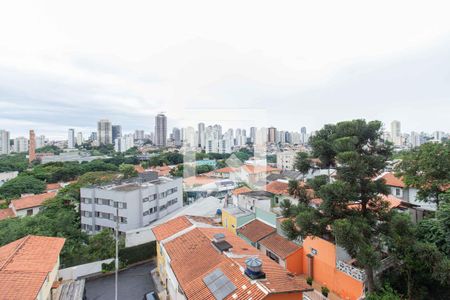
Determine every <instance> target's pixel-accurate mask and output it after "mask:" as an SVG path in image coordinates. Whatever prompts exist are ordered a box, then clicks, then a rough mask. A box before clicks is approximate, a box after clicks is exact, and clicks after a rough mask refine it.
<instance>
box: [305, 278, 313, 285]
mask: <svg viewBox="0 0 450 300" xmlns="http://www.w3.org/2000/svg"><path fill="white" fill-rule="evenodd" d="M312 282H313V279H312V277H311V276H308V277H307V278H306V283H307V284H309V285H312Z"/></svg>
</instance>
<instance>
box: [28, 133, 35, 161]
mask: <svg viewBox="0 0 450 300" xmlns="http://www.w3.org/2000/svg"><path fill="white" fill-rule="evenodd" d="M29 141H30V145H29V147H28V161H29V162H32V161H34V160H36V135H35V134H34V130H30V139H29Z"/></svg>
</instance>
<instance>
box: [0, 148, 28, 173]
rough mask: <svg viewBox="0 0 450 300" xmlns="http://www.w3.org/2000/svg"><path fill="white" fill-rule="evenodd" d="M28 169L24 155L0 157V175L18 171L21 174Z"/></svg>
mask: <svg viewBox="0 0 450 300" xmlns="http://www.w3.org/2000/svg"><path fill="white" fill-rule="evenodd" d="M27 168H28V159H27V158H26V156H25V154H23V153H20V154H12V155H0V173H1V172H10V171H19V172H22V171H24V170H26V169H27Z"/></svg>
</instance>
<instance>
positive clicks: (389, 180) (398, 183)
mask: <svg viewBox="0 0 450 300" xmlns="http://www.w3.org/2000/svg"><path fill="white" fill-rule="evenodd" d="M381 178H383V179H384V180H385V181H386V185H390V186H395V187H399V188H404V187H405V183H404V182H403V180H402V179H401V178H398V177H395V175H394V174H393V173H390V172H386V173H384V174H383V175H382V176H381Z"/></svg>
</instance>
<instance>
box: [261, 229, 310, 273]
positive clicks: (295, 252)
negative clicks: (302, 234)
mask: <svg viewBox="0 0 450 300" xmlns="http://www.w3.org/2000/svg"><path fill="white" fill-rule="evenodd" d="M259 246H260V250H261V252H263V253H265V254H266V255H267V256H268V257H270V258H271V259H272V260H274V261H275V262H277V263H278V264H280V265H281V266H282V267H284V268H285V269H286V270H288V271H289V272H291V273H293V274H295V275H300V274H302V272H303V268H302V264H303V263H302V254H303V249H302V247H300V246H298V245H296V244H295V243H293V242H291V241H289V240H288V239H286V238H285V237H282V236H281V235H279V234H278V233H276V232H275V233H272V234H271V235H269V236H267V237H265V238H263V239H262V240H260V241H259Z"/></svg>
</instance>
